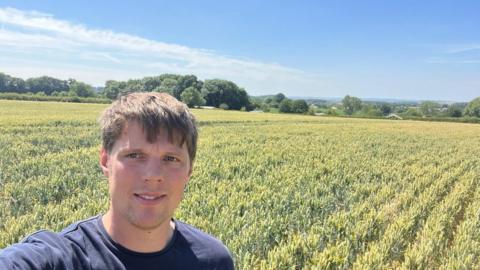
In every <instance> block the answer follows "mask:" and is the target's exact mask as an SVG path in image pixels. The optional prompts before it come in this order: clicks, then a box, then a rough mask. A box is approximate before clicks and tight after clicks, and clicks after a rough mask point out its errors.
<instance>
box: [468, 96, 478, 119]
mask: <svg viewBox="0 0 480 270" xmlns="http://www.w3.org/2000/svg"><path fill="white" fill-rule="evenodd" d="M464 114H465V115H468V116H474V117H480V97H477V98H475V99H474V100H472V101H470V102H469V103H468V105H467V107H465V111H464Z"/></svg>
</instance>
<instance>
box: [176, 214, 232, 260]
mask: <svg viewBox="0 0 480 270" xmlns="http://www.w3.org/2000/svg"><path fill="white" fill-rule="evenodd" d="M175 225H176V229H177V232H178V234H177V236H176V237H177V239H176V242H177V243H178V245H179V247H184V248H188V249H191V250H192V251H193V252H194V253H195V255H196V257H197V258H198V259H200V260H204V261H208V262H209V263H219V264H220V265H232V269H233V260H232V255H231V254H230V251H229V250H228V248H227V247H226V246H225V245H224V244H223V243H222V242H221V241H220V240H218V239H217V238H215V237H213V236H212V235H210V234H208V233H206V232H203V231H201V230H200V229H198V228H196V227H194V226H192V225H189V224H187V223H184V222H181V221H178V220H177V221H175ZM225 269H230V268H225Z"/></svg>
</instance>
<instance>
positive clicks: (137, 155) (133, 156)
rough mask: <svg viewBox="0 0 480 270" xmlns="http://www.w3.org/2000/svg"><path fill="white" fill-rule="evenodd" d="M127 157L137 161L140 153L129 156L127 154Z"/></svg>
mask: <svg viewBox="0 0 480 270" xmlns="http://www.w3.org/2000/svg"><path fill="white" fill-rule="evenodd" d="M127 157H128V158H133V159H137V158H140V157H141V155H140V153H130V154H127Z"/></svg>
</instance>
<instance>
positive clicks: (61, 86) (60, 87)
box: [25, 76, 68, 95]
mask: <svg viewBox="0 0 480 270" xmlns="http://www.w3.org/2000/svg"><path fill="white" fill-rule="evenodd" d="M25 83H26V87H27V89H28V91H29V92H32V93H37V92H44V93H45V94H47V95H50V94H51V93H53V92H55V91H56V92H61V91H68V82H67V81H64V80H59V79H55V78H52V77H48V76H42V77H38V78H29V79H27V80H26V82H25Z"/></svg>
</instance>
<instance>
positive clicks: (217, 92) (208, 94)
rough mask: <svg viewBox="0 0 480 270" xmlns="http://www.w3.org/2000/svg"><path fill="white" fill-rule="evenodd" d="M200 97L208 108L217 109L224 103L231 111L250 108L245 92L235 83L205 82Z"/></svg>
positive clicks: (216, 80)
mask: <svg viewBox="0 0 480 270" xmlns="http://www.w3.org/2000/svg"><path fill="white" fill-rule="evenodd" d="M202 95H203V97H204V98H205V101H206V104H207V105H208V106H214V107H217V108H218V107H219V106H220V104H222V103H225V104H226V105H228V108H229V109H231V110H240V109H241V108H242V107H245V108H252V106H251V105H250V99H249V97H248V94H247V92H246V91H245V89H243V88H239V87H238V86H237V85H236V84H235V83H233V82H231V81H226V80H219V79H214V80H205V82H204V83H203V87H202Z"/></svg>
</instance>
